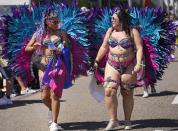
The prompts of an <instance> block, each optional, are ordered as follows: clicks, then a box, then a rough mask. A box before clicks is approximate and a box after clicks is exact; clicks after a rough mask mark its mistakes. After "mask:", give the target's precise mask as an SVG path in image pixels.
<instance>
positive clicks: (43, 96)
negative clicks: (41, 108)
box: [41, 92, 50, 102]
mask: <svg viewBox="0 0 178 131" xmlns="http://www.w3.org/2000/svg"><path fill="white" fill-rule="evenodd" d="M41 100H42V101H43V102H46V101H49V100H50V96H49V94H48V93H46V92H42V93H41Z"/></svg>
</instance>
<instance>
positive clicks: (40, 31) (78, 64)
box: [0, 3, 89, 82]
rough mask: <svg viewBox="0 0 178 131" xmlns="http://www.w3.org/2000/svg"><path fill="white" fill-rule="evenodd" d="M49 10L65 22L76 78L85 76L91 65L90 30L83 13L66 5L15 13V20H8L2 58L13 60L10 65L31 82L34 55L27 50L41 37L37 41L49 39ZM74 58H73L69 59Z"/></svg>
mask: <svg viewBox="0 0 178 131" xmlns="http://www.w3.org/2000/svg"><path fill="white" fill-rule="evenodd" d="M48 10H54V11H55V13H56V15H57V17H58V18H59V19H60V21H61V25H60V27H59V29H60V30H61V29H62V30H64V31H65V32H66V33H67V35H68V39H69V46H70V47H71V56H72V78H76V77H77V76H79V75H81V74H82V75H85V74H86V70H87V62H88V58H89V56H88V53H87V52H88V51H87V50H88V49H89V43H88V39H87V38H86V36H87V29H86V27H85V26H84V24H83V21H84V17H83V16H82V15H80V10H79V9H78V8H77V7H74V6H66V5H64V4H62V3H59V4H55V3H50V4H42V5H35V6H34V7H31V9H29V8H28V7H26V6H21V7H17V8H14V9H12V13H13V16H9V15H8V16H4V18H5V20H4V23H5V24H4V26H3V27H1V30H0V34H3V35H2V36H4V37H3V39H2V40H1V41H2V42H1V43H4V48H3V53H2V55H3V56H4V57H6V58H8V59H9V65H10V67H11V68H12V69H13V71H14V72H15V75H17V76H23V78H28V80H27V82H30V81H31V79H32V77H31V72H30V59H31V55H32V53H26V52H25V50H24V48H25V47H26V45H27V43H28V42H29V40H30V39H31V37H32V34H33V33H34V32H36V33H37V40H38V41H39V42H42V41H43V39H44V36H45V25H44V21H45V14H46V12H47V11H48ZM69 57H70V56H69Z"/></svg>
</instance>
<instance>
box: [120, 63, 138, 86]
mask: <svg viewBox="0 0 178 131" xmlns="http://www.w3.org/2000/svg"><path fill="white" fill-rule="evenodd" d="M134 66H135V64H133V65H131V66H129V67H128V68H127V69H126V71H125V72H124V73H123V74H122V75H121V82H122V83H124V84H135V83H136V80H137V74H136V73H134V74H132V71H133V69H134Z"/></svg>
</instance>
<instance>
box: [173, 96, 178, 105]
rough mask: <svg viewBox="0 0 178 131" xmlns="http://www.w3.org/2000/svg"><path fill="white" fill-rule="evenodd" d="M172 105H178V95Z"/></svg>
mask: <svg viewBox="0 0 178 131" xmlns="http://www.w3.org/2000/svg"><path fill="white" fill-rule="evenodd" d="M172 104H178V95H176V97H175V98H174V100H173V101H172Z"/></svg>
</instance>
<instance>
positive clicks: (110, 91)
mask: <svg viewBox="0 0 178 131" xmlns="http://www.w3.org/2000/svg"><path fill="white" fill-rule="evenodd" d="M116 94H117V89H115V88H114V87H113V88H112V87H110V88H109V89H105V96H106V97H114V96H116Z"/></svg>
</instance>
